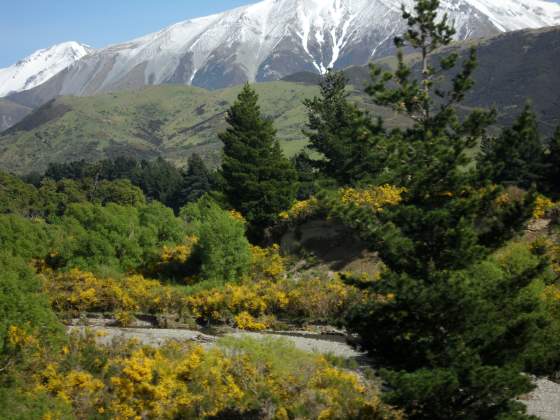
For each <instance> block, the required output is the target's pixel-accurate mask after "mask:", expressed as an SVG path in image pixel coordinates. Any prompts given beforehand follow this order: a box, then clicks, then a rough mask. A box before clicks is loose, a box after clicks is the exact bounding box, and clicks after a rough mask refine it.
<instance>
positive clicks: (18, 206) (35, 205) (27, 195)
mask: <svg viewBox="0 0 560 420" xmlns="http://www.w3.org/2000/svg"><path fill="white" fill-rule="evenodd" d="M41 209H42V200H41V197H40V196H39V194H38V193H37V190H36V189H35V188H34V187H33V185H29V184H26V183H25V182H23V181H21V180H20V179H18V178H16V177H14V176H11V175H8V174H7V173H5V172H1V171H0V214H9V213H15V214H20V215H22V216H25V217H33V216H36V215H38V214H41Z"/></svg>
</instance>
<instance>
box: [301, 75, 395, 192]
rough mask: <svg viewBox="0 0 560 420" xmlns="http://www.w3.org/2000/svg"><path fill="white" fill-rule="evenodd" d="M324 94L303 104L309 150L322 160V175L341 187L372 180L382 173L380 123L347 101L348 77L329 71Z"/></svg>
mask: <svg viewBox="0 0 560 420" xmlns="http://www.w3.org/2000/svg"><path fill="white" fill-rule="evenodd" d="M320 89H321V95H320V97H315V98H313V99H308V100H305V101H304V104H305V106H306V107H307V111H308V119H309V121H308V123H307V129H306V130H304V134H305V135H306V136H307V137H308V138H309V141H310V145H309V148H310V149H311V150H313V151H315V152H318V153H319V154H320V155H321V157H322V159H321V160H316V161H314V162H313V163H314V166H315V167H316V168H318V169H319V170H320V171H321V173H322V174H323V176H326V177H330V178H333V179H335V180H336V181H337V182H338V184H339V185H351V184H354V183H356V182H357V181H359V180H362V181H363V180H364V179H365V178H373V177H375V176H376V175H377V174H378V173H379V172H380V171H381V169H382V168H381V167H380V162H382V159H381V148H380V147H379V145H378V142H379V139H380V138H381V136H380V134H382V133H383V132H384V130H383V127H382V126H381V124H380V123H373V122H372V120H371V118H370V117H369V116H368V115H367V114H366V113H364V112H363V111H361V110H360V109H359V108H358V107H357V106H356V105H354V104H352V103H350V102H349V101H348V91H347V89H346V76H345V75H344V73H342V72H336V71H333V70H329V71H328V72H327V73H326V74H325V75H324V76H323V79H322V81H321V83H320Z"/></svg>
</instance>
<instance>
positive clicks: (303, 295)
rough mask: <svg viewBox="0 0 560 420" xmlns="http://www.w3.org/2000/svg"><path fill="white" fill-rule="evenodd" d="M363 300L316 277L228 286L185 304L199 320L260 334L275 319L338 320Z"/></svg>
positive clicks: (193, 297) (346, 287)
mask: <svg viewBox="0 0 560 420" xmlns="http://www.w3.org/2000/svg"><path fill="white" fill-rule="evenodd" d="M362 298H363V292H361V291H359V290H358V289H356V288H354V287H352V286H349V285H346V284H345V283H344V282H343V281H342V280H341V279H340V278H338V277H336V278H334V279H325V278H318V277H317V278H311V279H303V280H299V281H295V280H291V279H284V280H281V281H277V282H273V281H268V280H263V281H258V282H245V283H242V284H227V285H226V286H224V287H219V288H213V289H208V290H204V291H201V292H198V293H194V294H192V295H190V296H187V297H185V298H184V302H185V305H186V306H187V309H188V311H189V312H190V313H192V314H193V315H194V316H195V317H196V318H198V319H204V320H206V321H210V322H222V323H223V322H229V323H231V324H234V325H235V326H237V327H238V328H241V329H250V330H251V329H252V330H258V329H264V328H267V327H270V326H271V324H272V321H271V318H273V317H282V318H285V319H293V320H306V321H308V322H318V321H321V322H323V321H329V320H335V319H337V318H339V317H340V316H341V315H342V313H343V312H344V311H345V310H346V309H347V308H348V307H349V305H351V304H352V303H353V302H356V301H357V300H358V299H362ZM249 316H250V317H251V318H249ZM255 323H256V324H255Z"/></svg>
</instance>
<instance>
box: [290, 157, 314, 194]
mask: <svg viewBox="0 0 560 420" xmlns="http://www.w3.org/2000/svg"><path fill="white" fill-rule="evenodd" d="M292 165H293V166H294V169H295V170H296V173H297V178H298V186H299V188H298V192H297V194H296V198H297V199H298V200H306V199H308V198H309V197H311V196H312V195H313V194H315V193H316V192H317V185H316V184H317V181H318V175H319V174H318V172H317V170H316V169H315V162H314V161H313V160H312V159H311V158H310V157H309V154H308V153H307V151H305V150H304V151H302V152H300V153H298V154H297V155H295V156H294V157H293V158H292Z"/></svg>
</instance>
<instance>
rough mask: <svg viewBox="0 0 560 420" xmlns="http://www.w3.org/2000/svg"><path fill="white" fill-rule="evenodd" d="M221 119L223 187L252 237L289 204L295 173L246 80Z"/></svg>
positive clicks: (261, 232) (290, 202)
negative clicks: (223, 125)
mask: <svg viewBox="0 0 560 420" xmlns="http://www.w3.org/2000/svg"><path fill="white" fill-rule="evenodd" d="M227 122H228V124H229V128H228V129H227V130H226V132H224V133H221V134H220V140H222V142H223V143H224V160H223V164H222V171H221V174H222V177H223V179H224V192H225V195H226V197H227V199H228V200H229V202H230V203H231V205H232V206H233V207H234V208H235V209H237V210H239V211H240V212H241V213H242V214H243V216H245V218H246V219H247V221H248V222H249V224H250V233H251V234H252V236H254V237H256V238H259V237H262V235H263V230H264V229H265V228H266V227H268V226H270V225H272V224H273V223H274V222H275V221H276V220H277V217H278V214H279V213H280V212H281V211H283V210H286V209H287V208H288V207H290V205H291V204H292V201H293V200H294V198H295V194H296V191H297V183H296V173H295V170H294V168H293V166H292V165H291V164H290V162H289V161H288V160H287V159H286V158H285V157H284V155H283V153H282V151H281V149H280V145H279V143H278V140H277V139H276V130H275V129H274V127H273V125H272V121H271V120H268V119H266V118H265V117H263V115H262V114H261V110H260V107H259V105H258V95H257V94H256V92H255V91H254V90H253V89H252V88H251V86H249V85H248V84H247V85H245V87H244V88H243V90H242V92H241V93H240V94H239V96H238V98H237V100H236V102H235V104H234V105H233V106H232V107H231V108H230V110H229V111H228V114H227Z"/></svg>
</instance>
